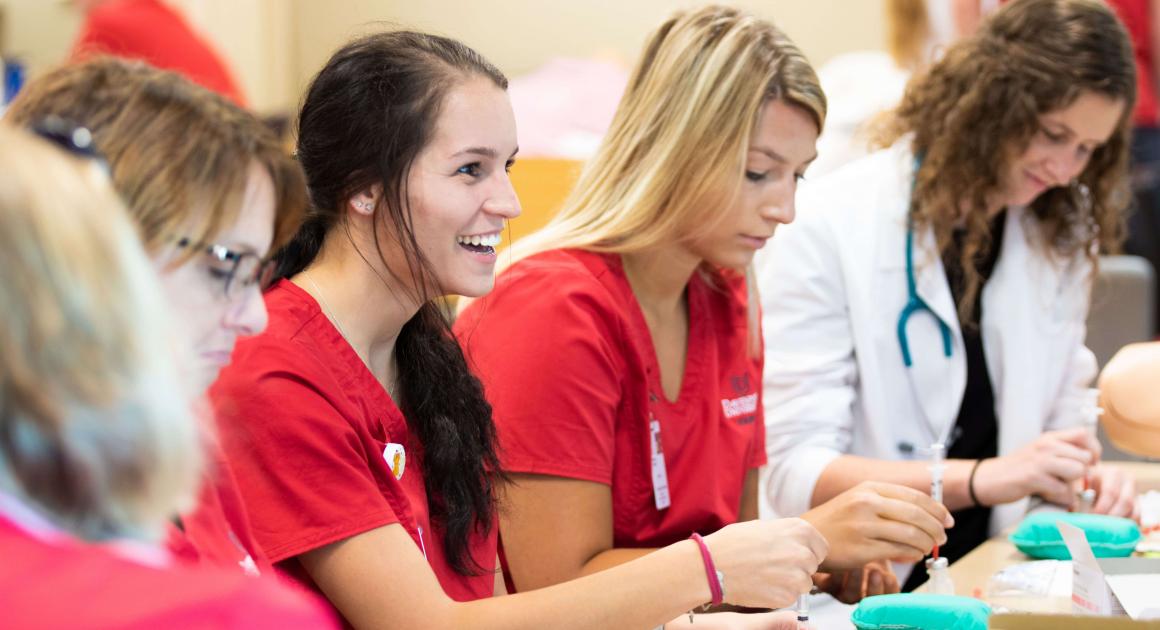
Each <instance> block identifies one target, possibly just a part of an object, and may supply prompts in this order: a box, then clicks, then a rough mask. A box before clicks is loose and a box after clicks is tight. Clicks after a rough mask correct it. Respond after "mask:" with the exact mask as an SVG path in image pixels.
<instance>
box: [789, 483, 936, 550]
mask: <svg viewBox="0 0 1160 630" xmlns="http://www.w3.org/2000/svg"><path fill="white" fill-rule="evenodd" d="M802 518H804V519H806V520H807V521H809V522H811V523H813V524H814V525H815V526H817V528H818V529H819V530H821V532H822V535H824V536H825V537H826V540H827V541H829V543H830V555H829V556H828V557H827V558H826V562H825V569H824V570H826V571H849V570H855V569H859V568H861V567H862V566H864V565H866V564H869V563H872V562H877V561H880V560H897V561H900V562H917V561H919V560H921V559H922V557H923V556H924V555H926V554H927V553H929V552H930V550H931V548H932V547H934V545H935V544H936V543H937V544H940V545H941V544H943V543H945V542H946V540H947V538H946V528H947V527H951V526H953V525H954V519H953V518H952V517H951V514H950V512H948V511H947V509H946V508H945V507H943V506H942V505H941V504H939V503H937V502H935V501H934V500H933V499H931V498H930V495H928V494H926V493H925V492H919V491H918V490H914V489H912V488H907V487H905V486H900V485H896V484H892V483H884V482H879V481H863V482H862V483H859V484H858V485H856V486H854V487H853V488H850V489H849V490H846V491H845V492H843V493H841V494H839V495H838V496H836V497H834V498H832V499H830V500H829V501H826V502H825V503H823V504H821V505H819V506H817V507H815V508H813V509H812V510H810V511H809V512H806V513H805V514H803V515H802Z"/></svg>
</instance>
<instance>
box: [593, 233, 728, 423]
mask: <svg viewBox="0 0 1160 630" xmlns="http://www.w3.org/2000/svg"><path fill="white" fill-rule="evenodd" d="M607 257H608V262H609V265H608V267H609V269H610V270H611V271H612V273H613V274H614V276H615V277H616V279H617V282H618V284H619V285H620V289H621V291H622V292H623V294H624V298H625V300H626V302H627V312H628V316H629V317H630V318H631V324H632V327H633V329H634V337H635V338H636V343H637V347H638V348H639V350H640V352H641V354H642V355H643V357H642V358H643V359H644V362H645V369H646V370H647V371H648V387H649V399H650V400H651V401H652V402H654V403H659V404H663V405H667V406H668V407H671V408H673V409H675V410H680V409H683V408H684V407H685V406H686V405H687V404H688V401H689V400H691V399H693V398H695V397H696V393H695V392H696V390H697V389H698V388H699V387H700V381H701V372H702V369H701V368H702V366H703V365H704V363H705V361H704V360H703V359H704V357H703V354H704V352H705V347H706V343H707V339H706V331H707V324H708V322H707V321H706V318H707V311H706V309H707V308H708V304H707V303H706V298H707V296H706V294H705V292H706V291H707V290H708V289H709V287H707V286H705V279H704V278H702V277H701V271H700V270H698V271H696V272H694V273H693V275H692V277H691V278H690V279H689V284H688V286H687V288H686V297H687V301H688V307H689V336H688V342H687V347H686V349H685V365H684V373H683V374H682V376H681V389H680V391H678V393H677V399H676V400H669V399H668V397H667V396H665V393H664V387H663V384H662V382H661V369H660V361H659V360H658V359H657V351H656V345H655V344H654V343H653V338H652V332H651V331H650V330H649V327H648V320H646V319H645V316H644V310H642V309H641V306H640V300H638V299H637V297H636V294H635V293H633V291H632V285H631V284H630V283H629V281H628V276H627V275H626V274H625V273H624V261H623V259H622V258H621V257H620V255H618V254H608V255H607Z"/></svg>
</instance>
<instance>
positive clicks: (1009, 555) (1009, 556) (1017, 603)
mask: <svg viewBox="0 0 1160 630" xmlns="http://www.w3.org/2000/svg"><path fill="white" fill-rule="evenodd" d="M1109 465H1114V466H1117V467H1120V468H1123V469H1126V470H1128V471H1130V472H1132V474H1134V475H1135V476H1136V485H1137V489H1138V490H1139V491H1140V493H1144V492H1147V491H1149V490H1160V463H1156V464H1152V463H1142V462H1109ZM1029 560H1030V558H1028V557H1027V556H1025V555H1023V554H1022V553H1020V552H1019V551H1018V550H1017V549H1015V546H1014V545H1012V544H1011V542H1010V541H1008V540H1007V535H1006V534H1003V535H1000V536H995V537H994V538H992V539H990V540H988V541H987V542H985V543H983V544H982V545H979V546H978V547H976V548H975V549H974V550H973V551H971V552H970V553H968V554H967V555H965V556H963V557H962V558H959V560H958V562H955V563H954V564H952V565H951V566H950V574H951V579H952V580H954V583H955V592H956V593H957V594H958V595H966V596H968V597H978V598H980V599H982V600H984V601H986V602H987V603H989V604H991V605H992V606H1003V607H1007V608H1013V609H1016V608H1017V609H1019V610H1023V611H1028V612H1044V613H1071V600H1070V599H1068V598H1062V597H1054V598H1053V597H1038V598H1018V600H1015V599H1013V598H989V597H988V596H987V581H988V580H989V579H991V576H992V575H994V574H995V572H997V571H999V570H1000V569H1003V568H1005V567H1008V566H1011V565H1013V564H1018V563H1020V562H1028V561H1029ZM925 589H926V586H925V585H923V586H920V587H918V588H917V589H915V590H917V591H920V592H921V591H924V590H925Z"/></svg>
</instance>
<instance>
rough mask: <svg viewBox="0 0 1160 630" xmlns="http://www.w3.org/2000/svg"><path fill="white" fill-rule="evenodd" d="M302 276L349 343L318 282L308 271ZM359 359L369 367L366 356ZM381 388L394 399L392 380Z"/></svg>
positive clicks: (339, 332)
mask: <svg viewBox="0 0 1160 630" xmlns="http://www.w3.org/2000/svg"><path fill="white" fill-rule="evenodd" d="M302 277H303V278H306V281H307V282H309V283H310V288H312V289H314V294H315V295H317V296H318V305H319V306H321V307H322V312H323V314H325V315H326V316H327V317H328V318H329V319H330V321H331V322H332V323H333V324H334V327H335V328H336V329H338V334H340V335H342V338H343V339H345V340H346V343H347V344H348V345H349V344H350V337H347V336H346V331H344V330H343V329H342V324H340V323H339V322H338V317H337V316H335V314H334V309H332V308H330V304H327V302H326V296H324V295H322V289H320V288H318V283H316V282H315V281H314V278H312V277H311V276H310V272H309V271H303V272H302ZM352 349H353V346H352ZM355 354H358V351H357V350H355ZM359 359H362V361H363V363H364V364H365V365H367V368H368V369H369V368H370V364H369V363H367V360H366V358H364V357H363V356H362V355H359ZM383 388H384V389H386V390H387V395H388V396H390V397H391V399H392V400H394V399H395V383H394V382H384V383H383Z"/></svg>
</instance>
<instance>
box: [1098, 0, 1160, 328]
mask: <svg viewBox="0 0 1160 630" xmlns="http://www.w3.org/2000/svg"><path fill="white" fill-rule="evenodd" d="M1108 5H1109V6H1110V7H1112V10H1114V11H1115V12H1116V15H1117V17H1119V18H1120V21H1121V22H1123V23H1124V28H1125V29H1126V30H1127V31H1128V37H1129V38H1131V40H1132V51H1133V53H1134V57H1135V61H1136V109H1135V111H1134V112H1133V122H1134V126H1133V128H1132V153H1131V156H1132V191H1133V193H1134V194H1133V197H1134V202H1135V207H1134V209H1133V210H1132V211H1131V212H1130V213H1129V214H1128V238H1127V240H1125V241H1124V251H1125V253H1128V254H1134V255H1136V256H1143V257H1144V258H1147V259H1148V261H1149V262H1151V263H1152V267H1153V268H1154V269H1155V270H1156V271H1157V280H1156V290H1155V299H1156V309H1157V312H1160V104H1158V103H1157V100H1158V98H1160V92H1158V91H1157V90H1158V89H1160V74H1158V73H1160V2H1157V1H1156V0H1108ZM1155 332H1156V333H1157V334H1160V318H1157V319H1156V329H1155Z"/></svg>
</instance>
